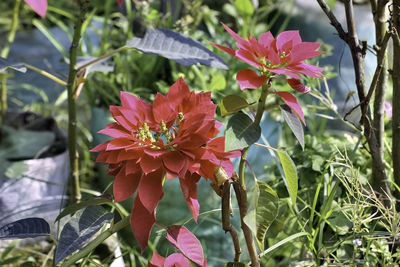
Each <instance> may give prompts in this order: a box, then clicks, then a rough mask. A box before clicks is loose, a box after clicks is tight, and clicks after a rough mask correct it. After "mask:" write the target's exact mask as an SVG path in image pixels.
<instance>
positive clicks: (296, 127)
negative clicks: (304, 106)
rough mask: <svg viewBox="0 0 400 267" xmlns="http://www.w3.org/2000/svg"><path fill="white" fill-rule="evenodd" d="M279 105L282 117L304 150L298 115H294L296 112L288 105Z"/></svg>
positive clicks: (301, 128)
mask: <svg viewBox="0 0 400 267" xmlns="http://www.w3.org/2000/svg"><path fill="white" fill-rule="evenodd" d="M280 107H281V111H282V115H283V118H284V119H285V121H286V123H287V124H288V125H289V128H290V129H291V130H292V132H293V134H294V136H296V138H297V140H299V142H300V145H301V147H302V148H303V150H304V132H303V126H302V125H301V122H300V119H299V117H297V116H296V114H295V113H294V112H293V111H292V110H291V109H290V107H289V106H288V105H281V106H280Z"/></svg>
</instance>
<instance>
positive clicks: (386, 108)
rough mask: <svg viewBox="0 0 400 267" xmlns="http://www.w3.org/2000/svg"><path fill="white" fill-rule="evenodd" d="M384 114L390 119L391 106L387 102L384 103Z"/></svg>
mask: <svg viewBox="0 0 400 267" xmlns="http://www.w3.org/2000/svg"><path fill="white" fill-rule="evenodd" d="M385 113H386V117H388V118H389V119H390V118H391V117H392V104H390V102H389V101H386V102H385Z"/></svg>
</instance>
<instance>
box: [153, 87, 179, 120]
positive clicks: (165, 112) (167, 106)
mask: <svg viewBox="0 0 400 267" xmlns="http://www.w3.org/2000/svg"><path fill="white" fill-rule="evenodd" d="M176 115H177V112H175V110H174V109H172V108H171V103H170V101H169V99H168V97H167V96H165V95H162V94H160V93H157V95H156V97H155V99H154V101H153V116H154V120H155V121H156V122H157V123H161V121H164V123H166V124H168V122H169V121H171V120H173V121H175V118H176ZM173 121H172V123H173Z"/></svg>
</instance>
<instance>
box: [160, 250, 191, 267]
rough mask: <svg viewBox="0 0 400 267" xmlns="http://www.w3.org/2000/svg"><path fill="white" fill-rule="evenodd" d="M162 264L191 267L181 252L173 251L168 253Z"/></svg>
mask: <svg viewBox="0 0 400 267" xmlns="http://www.w3.org/2000/svg"><path fill="white" fill-rule="evenodd" d="M163 266H171V267H172V266H173V267H191V266H192V265H191V264H190V263H189V261H188V260H187V259H186V258H185V256H183V255H182V254H181V253H174V254H171V255H169V256H168V257H167V258H166V259H165V262H164V265H163Z"/></svg>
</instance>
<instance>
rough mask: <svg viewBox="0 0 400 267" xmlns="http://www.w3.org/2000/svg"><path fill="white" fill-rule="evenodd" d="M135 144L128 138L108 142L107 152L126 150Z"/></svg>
mask: <svg viewBox="0 0 400 267" xmlns="http://www.w3.org/2000/svg"><path fill="white" fill-rule="evenodd" d="M132 144H133V142H132V140H130V139H127V138H117V139H113V140H111V141H109V142H108V144H107V151H109V150H118V149H124V148H125V147H128V146H131V145H132Z"/></svg>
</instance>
